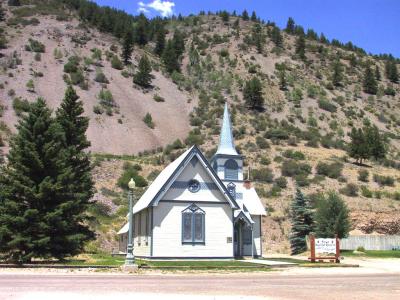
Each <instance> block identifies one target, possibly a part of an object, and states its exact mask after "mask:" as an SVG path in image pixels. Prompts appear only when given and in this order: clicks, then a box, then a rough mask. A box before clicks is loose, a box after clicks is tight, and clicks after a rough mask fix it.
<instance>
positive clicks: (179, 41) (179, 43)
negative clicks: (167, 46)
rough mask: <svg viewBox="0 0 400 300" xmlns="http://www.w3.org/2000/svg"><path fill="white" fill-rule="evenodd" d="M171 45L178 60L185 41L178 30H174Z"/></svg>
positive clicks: (182, 51)
mask: <svg viewBox="0 0 400 300" xmlns="http://www.w3.org/2000/svg"><path fill="white" fill-rule="evenodd" d="M172 43H173V45H174V48H175V53H176V55H177V57H178V58H179V57H180V56H181V55H182V54H183V53H184V52H185V40H184V38H183V35H182V33H181V32H180V31H179V30H175V32H174V36H173V37H172Z"/></svg>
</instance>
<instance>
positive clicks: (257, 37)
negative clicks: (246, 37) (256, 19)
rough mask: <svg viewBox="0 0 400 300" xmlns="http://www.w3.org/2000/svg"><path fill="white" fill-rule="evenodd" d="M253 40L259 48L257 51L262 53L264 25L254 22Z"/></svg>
mask: <svg viewBox="0 0 400 300" xmlns="http://www.w3.org/2000/svg"><path fill="white" fill-rule="evenodd" d="M252 40H253V43H254V45H255V46H256V48H257V52H258V53H262V52H263V49H264V35H263V34H262V27H261V25H260V24H259V23H256V24H254V26H253V28H252Z"/></svg>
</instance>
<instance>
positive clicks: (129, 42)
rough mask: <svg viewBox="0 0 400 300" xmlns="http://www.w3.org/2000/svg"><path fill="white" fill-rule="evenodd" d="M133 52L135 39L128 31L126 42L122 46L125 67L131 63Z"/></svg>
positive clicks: (125, 36)
mask: <svg viewBox="0 0 400 300" xmlns="http://www.w3.org/2000/svg"><path fill="white" fill-rule="evenodd" d="M132 51H133V38H132V33H131V32H129V31H128V32H126V33H125V35H124V40H123V44H122V54H121V57H122V60H123V62H124V64H125V65H128V64H130V63H131V56H132Z"/></svg>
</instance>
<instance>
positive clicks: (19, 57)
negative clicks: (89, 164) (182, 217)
mask: <svg viewBox="0 0 400 300" xmlns="http://www.w3.org/2000/svg"><path fill="white" fill-rule="evenodd" d="M32 3H35V2H34V1H33V2H32ZM49 3H53V2H52V1H50V2H49ZM55 3H59V2H55ZM4 7H5V8H6V10H7V11H6V14H7V17H6V20H5V21H3V22H2V23H1V24H2V28H3V29H4V35H5V37H6V39H7V41H8V42H7V48H6V49H2V50H1V53H2V57H1V58H0V61H1V72H0V84H1V86H0V87H1V89H0V104H1V105H2V107H3V108H2V110H1V111H2V113H1V114H0V116H1V118H0V121H1V122H2V123H1V126H0V131H1V135H2V137H3V140H5V145H6V147H7V139H8V136H10V134H12V132H14V130H15V129H14V125H15V124H16V122H17V120H18V115H19V114H20V113H21V106H22V107H23V103H24V102H23V99H27V100H28V101H33V100H34V99H35V98H36V97H38V96H41V97H44V98H45V99H46V100H47V102H48V104H49V105H50V106H51V107H53V108H55V107H57V105H58V104H59V103H60V101H61V99H62V97H63V91H64V89H65V87H66V82H65V81H66V80H68V78H69V77H68V76H69V74H68V73H67V72H65V65H66V64H67V63H68V61H70V60H71V57H75V58H73V59H77V60H78V61H79V65H80V67H81V68H82V75H83V78H84V79H83V80H82V84H79V85H78V86H76V88H77V91H78V94H79V95H80V97H81V99H82V100H83V102H84V104H85V111H86V114H87V115H88V116H89V117H90V126H89V131H88V137H89V139H90V140H91V142H92V148H91V150H92V152H93V153H95V154H96V153H97V154H98V155H95V156H94V163H95V166H96V167H95V169H94V178H95V182H96V189H97V193H96V195H95V199H96V200H97V201H96V203H97V206H98V207H97V210H95V211H94V212H93V213H94V214H96V215H97V216H98V220H99V221H98V224H96V225H95V226H97V227H96V228H97V230H98V232H99V233H100V235H99V240H98V242H99V244H100V245H101V246H102V247H103V248H105V249H108V250H109V249H111V248H112V247H113V245H114V243H115V230H116V229H118V226H120V225H121V224H122V223H123V222H124V214H125V213H126V204H125V198H124V197H125V194H124V191H123V190H122V189H121V188H119V187H118V186H117V179H118V178H119V177H120V176H121V174H122V173H123V165H124V161H125V160H129V161H131V163H133V164H139V165H140V166H141V169H142V171H140V174H141V175H142V176H143V177H145V178H147V179H148V180H149V181H151V180H152V178H154V176H155V174H156V173H157V171H159V170H160V169H161V168H162V167H163V166H164V165H165V164H166V163H168V162H169V161H171V160H173V159H174V157H176V156H177V155H178V154H179V152H180V151H182V145H181V144H180V143H175V144H174V145H171V143H172V142H173V141H175V140H176V139H180V140H182V141H185V142H186V143H187V145H190V144H192V143H196V144H199V145H200V146H201V148H202V149H203V150H204V151H205V152H206V153H207V155H208V156H211V155H212V153H213V151H215V147H216V145H217V143H218V134H219V127H220V120H221V117H222V110H223V104H224V102H225V101H228V103H229V104H230V109H231V113H232V117H233V125H234V129H235V140H236V145H237V148H238V150H240V151H241V153H243V154H244V155H245V156H246V162H245V163H246V170H247V169H249V173H250V176H251V179H252V180H253V181H254V184H255V185H256V187H257V189H258V192H259V194H260V196H261V197H262V199H263V201H264V202H265V206H266V209H267V210H268V211H269V213H268V217H266V218H265V219H264V222H265V224H264V227H263V228H264V230H265V234H264V236H265V239H264V248H265V249H264V250H265V251H285V252H286V251H288V239H287V238H288V233H289V229H290V224H289V220H288V212H289V204H290V199H291V197H292V195H293V193H294V189H295V186H296V185H299V186H301V188H302V190H303V191H304V193H305V194H307V195H309V196H310V197H311V198H312V199H313V201H314V203H315V204H317V203H318V199H319V197H320V193H323V192H325V191H327V190H329V189H333V190H336V191H340V193H341V194H342V196H343V198H344V199H345V200H346V202H347V204H348V206H349V208H350V210H351V216H352V223H353V229H354V230H355V232H357V233H363V234H370V233H378V234H382V233H390V234H399V233H400V229H399V224H400V217H399V210H400V201H399V199H400V194H399V187H400V182H399V180H400V172H399V166H400V163H399V161H398V160H399V149H398V147H399V139H398V138H399V123H400V119H399V117H398V116H399V112H400V106H399V100H400V99H399V97H400V96H399V95H400V85H399V84H398V83H396V82H393V80H390V78H387V76H386V73H387V72H386V68H387V67H386V65H387V62H388V61H391V62H394V65H395V66H396V64H398V60H395V59H393V58H392V57H390V56H371V55H367V54H366V53H365V52H363V51H362V50H361V49H359V48H356V47H354V46H352V45H351V44H346V45H342V44H340V43H338V42H337V41H331V42H326V41H325V40H324V39H323V38H322V36H321V35H320V36H317V37H315V35H313V34H312V32H310V31H309V32H308V33H307V34H306V35H305V37H306V38H305V54H304V56H303V55H302V54H301V51H298V43H299V34H297V33H296V32H293V33H292V32H290V31H289V32H288V31H283V30H278V29H277V27H275V26H274V24H273V23H262V22H259V21H257V20H255V21H252V20H246V18H245V19H243V18H242V17H237V16H228V17H226V14H220V15H215V14H209V15H206V14H200V15H197V16H189V17H186V18H174V19H171V20H167V21H166V24H165V28H166V31H167V39H169V38H171V37H172V35H173V33H174V32H175V31H176V30H179V31H180V32H182V33H183V35H184V43H185V51H184V53H183V55H182V58H181V61H180V63H181V70H182V71H181V73H173V74H172V75H170V74H168V72H166V71H165V69H164V65H163V62H162V60H160V58H159V57H158V56H157V55H155V54H154V51H153V49H154V46H155V42H156V41H155V40H151V41H150V42H149V43H147V44H146V45H145V46H142V47H138V46H137V45H135V48H134V51H133V55H132V58H133V65H132V66H129V67H124V68H123V70H117V69H115V68H113V67H112V64H111V60H112V58H113V57H114V56H119V55H120V53H121V44H120V40H119V39H117V38H115V37H113V36H112V35H110V34H106V33H105V32H100V31H99V28H96V27H95V26H92V25H89V24H88V23H87V22H85V20H80V19H79V18H78V15H77V12H76V11H74V10H73V9H70V8H67V7H66V6H62V5H59V4H57V5H55V6H51V5H50V6H48V7H47V8H44V7H43V6H40V5H34V4H33V5H31V6H22V7H8V6H6V5H5V6H4ZM50 8H51V9H50ZM296 30H297V31H298V30H299V27H297V29H296ZM277 32H278V33H277ZM29 39H32V40H34V41H38V42H40V44H43V45H44V47H45V51H44V52H43V53H40V54H39V55H38V54H37V53H35V52H32V51H27V50H26V49H27V48H26V46H25V45H29V44H30V41H29ZM144 53H146V54H147V55H148V57H149V58H150V60H151V63H152V66H153V71H152V74H153V76H154V79H153V80H152V86H153V87H152V88H149V89H142V88H139V87H138V86H137V85H134V84H133V83H132V74H133V73H134V72H136V70H137V65H138V61H139V58H140V57H141V56H142V55H143V54H144ZM368 66H370V68H371V69H372V70H373V71H374V74H375V76H376V77H377V79H379V80H378V81H377V85H378V86H377V92H376V93H375V94H370V93H366V92H365V91H364V90H365V88H364V78H365V72H366V68H367V67H368ZM338 69H339V71H337V70H338ZM335 72H336V74H335ZM100 73H102V74H104V75H105V77H106V78H107V81H108V83H106V81H105V80H100V81H103V82H98V79H99V78H98V74H100ZM337 73H339V74H337ZM377 73H379V76H378V74H377ZM337 75H340V76H337ZM253 77H257V78H258V79H259V80H260V81H261V83H262V92H263V98H264V100H265V101H264V105H263V107H262V108H258V109H250V108H249V107H248V105H246V104H245V102H244V99H243V93H242V92H243V89H244V86H245V82H246V81H247V80H249V79H251V78H253ZM336 77H338V78H336ZM30 80H32V82H33V86H34V88H32V85H31V84H28V86H27V83H28V82H29V81H30ZM96 80H97V81H96ZM101 91H103V92H104V91H109V92H110V93H111V95H112V105H108V106H104V105H103V104H101V103H102V102H101V99H100V98H102V96H101ZM103 96H104V95H103ZM15 99H18V100H15ZM156 100H157V101H156ZM21 103H22V104H21ZM99 109H100V111H99ZM100 112H102V113H100ZM147 113H150V115H151V116H152V119H153V121H154V123H155V127H154V129H152V128H150V127H149V126H147V125H146V123H145V122H144V121H143V118H144V117H145V115H146V114H147ZM365 124H373V125H376V126H377V127H378V129H379V130H380V132H381V134H384V135H385V136H386V137H387V139H388V154H387V158H386V159H385V160H381V161H367V166H365V165H362V166H360V165H356V164H354V163H353V160H352V159H351V158H349V157H348V156H347V154H346V151H345V150H346V143H348V142H349V141H350V138H349V136H348V134H349V132H350V131H351V129H352V128H353V127H362V126H363V125H365ZM168 144H169V146H167V145H168ZM161 146H162V147H163V148H162V149H158V150H156V148H158V147H161ZM6 147H5V150H7V148H6ZM144 150H147V151H146V153H145V154H143V151H144ZM139 152H142V153H141V154H140V155H136V156H135V157H133V156H127V155H133V154H138V153H139ZM150 152H151V154H150ZM122 154H125V156H122V157H121V156H119V157H116V155H122ZM321 164H325V165H321ZM299 170H300V171H299ZM301 170H303V171H301ZM304 170H306V171H304ZM365 171H367V176H366V178H365V175H364V177H362V176H361V175H360V174H361V173H365ZM382 176H384V177H385V178H386V179H387V178H390V179H388V180H382V178H383V177H382ZM385 178H384V179H385ZM137 196H139V195H137Z"/></svg>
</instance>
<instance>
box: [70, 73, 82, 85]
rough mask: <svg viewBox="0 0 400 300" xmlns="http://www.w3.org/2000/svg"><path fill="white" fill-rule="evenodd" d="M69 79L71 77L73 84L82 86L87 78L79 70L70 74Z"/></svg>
mask: <svg viewBox="0 0 400 300" xmlns="http://www.w3.org/2000/svg"><path fill="white" fill-rule="evenodd" d="M69 77H70V79H71V83H72V84H73V85H80V84H82V83H83V82H84V81H85V77H84V76H83V73H82V71H81V70H78V71H77V72H74V73H71V74H69Z"/></svg>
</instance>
